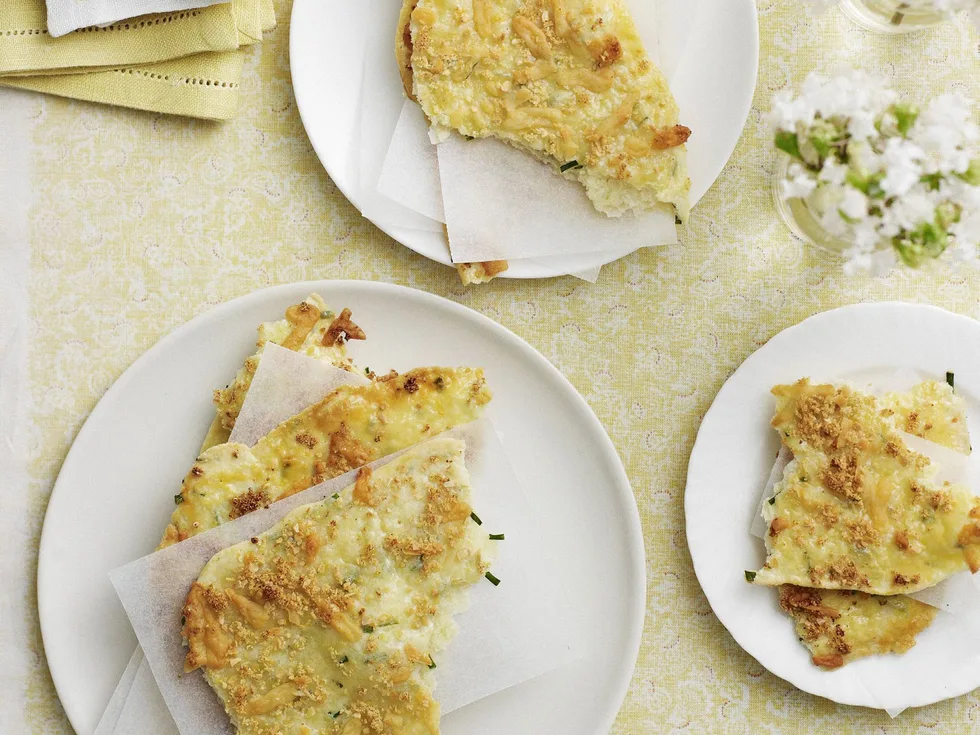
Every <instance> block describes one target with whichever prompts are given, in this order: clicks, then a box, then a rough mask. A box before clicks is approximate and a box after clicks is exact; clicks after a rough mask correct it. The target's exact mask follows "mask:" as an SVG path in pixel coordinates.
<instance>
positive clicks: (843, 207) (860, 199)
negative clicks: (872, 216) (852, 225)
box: [837, 186, 868, 220]
mask: <svg viewBox="0 0 980 735" xmlns="http://www.w3.org/2000/svg"><path fill="white" fill-rule="evenodd" d="M837 208H838V209H839V210H840V213H841V214H842V215H844V217H846V218H847V219H849V220H862V219H864V218H865V217H867V216H868V197H866V196H865V195H864V193H863V192H861V191H858V190H857V189H855V188H854V187H853V186H846V187H844V196H843V197H842V198H841V200H840V204H838V205H837Z"/></svg>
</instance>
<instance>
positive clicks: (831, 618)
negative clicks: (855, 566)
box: [779, 584, 936, 669]
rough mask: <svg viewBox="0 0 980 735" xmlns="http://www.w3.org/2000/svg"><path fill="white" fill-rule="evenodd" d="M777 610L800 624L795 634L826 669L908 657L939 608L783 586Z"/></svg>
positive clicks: (899, 599) (903, 597)
mask: <svg viewBox="0 0 980 735" xmlns="http://www.w3.org/2000/svg"><path fill="white" fill-rule="evenodd" d="M779 605H780V607H782V608H783V610H785V611H786V613H788V614H789V615H790V616H791V617H792V618H793V619H794V621H796V633H797V635H798V636H799V637H800V641H801V642H802V643H803V645H805V646H806V647H807V648H808V649H809V650H810V653H811V654H812V656H813V658H812V660H813V663H815V664H816V665H817V666H821V667H823V668H826V669H836V668H838V667H840V666H843V665H844V664H846V663H850V662H851V661H854V660H855V659H858V658H862V657H864V656H871V655H874V654H880V653H905V652H906V651H908V650H909V649H910V648H912V646H914V645H915V637H916V636H917V635H918V634H919V633H921V632H922V631H923V630H925V629H926V628H927V627H929V624H930V623H931V622H932V620H933V618H935V617H936V608H934V607H931V606H930V605H927V604H925V603H924V602H919V601H918V600H916V599H913V598H911V597H908V596H907V595H891V596H887V597H886V596H884V595H869V594H867V593H865V592H854V591H852V590H818V589H814V588H812V587H797V586H796V585H792V584H784V585H782V586H780V588H779Z"/></svg>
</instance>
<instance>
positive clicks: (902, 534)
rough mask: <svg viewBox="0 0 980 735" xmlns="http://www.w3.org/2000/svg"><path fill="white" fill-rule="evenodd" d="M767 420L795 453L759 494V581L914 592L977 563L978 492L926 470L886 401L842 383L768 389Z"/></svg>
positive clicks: (979, 547) (925, 460)
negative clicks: (763, 555) (771, 404)
mask: <svg viewBox="0 0 980 735" xmlns="http://www.w3.org/2000/svg"><path fill="white" fill-rule="evenodd" d="M773 394H774V395H775V396H776V401H777V410H776V415H775V417H774V418H773V421H772V424H773V426H774V427H775V428H776V429H777V431H779V433H780V437H781V438H782V441H783V443H784V444H785V445H786V446H787V447H788V448H789V449H790V450H791V451H792V452H793V455H794V459H793V461H792V462H790V464H789V465H788V466H787V467H786V471H785V474H784V477H783V479H782V480H781V481H780V483H778V484H777V485H776V488H775V495H774V497H773V498H772V500H771V502H769V503H766V504H764V506H763V508H764V511H763V512H764V515H765V518H766V521H767V522H768V524H769V532H768V534H767V535H766V548H767V551H768V558H767V560H766V564H765V566H764V567H763V568H762V569H761V570H760V571H759V572H758V573H757V574H756V575H755V578H754V581H755V582H756V583H758V584H766V585H778V584H795V585H799V586H804V587H820V588H824V589H852V590H860V591H864V592H869V593H874V594H886V595H891V594H899V593H902V592H914V591H917V590H920V589H924V588H926V587H930V586H932V585H935V584H936V583H938V582H940V581H942V580H943V579H945V578H946V577H949V576H950V575H952V574H955V573H957V572H959V571H962V570H964V569H967V568H969V569H971V570H974V571H975V570H976V569H977V568H980V523H978V519H980V501H977V500H976V499H975V498H974V496H973V495H972V493H970V492H969V490H968V489H967V488H965V487H962V486H959V485H951V484H948V483H943V484H942V485H937V484H936V483H934V482H933V481H932V479H931V477H932V475H933V472H934V468H932V467H931V466H930V461H929V459H928V458H927V457H924V456H923V455H921V454H918V453H916V452H913V451H912V450H910V449H909V448H908V447H907V446H906V445H905V443H904V442H903V441H902V439H901V435H900V433H899V432H898V431H896V430H895V428H894V426H893V424H892V417H891V415H890V414H889V411H890V409H887V408H883V407H882V405H881V404H880V403H879V402H878V401H877V400H876V399H875V398H874V397H873V396H869V395H865V394H863V393H860V392H858V391H855V390H852V389H851V388H848V387H837V386H833V385H811V384H810V383H809V381H807V380H805V379H804V380H801V381H799V382H798V383H796V384H794V385H784V386H777V387H775V388H774V389H773Z"/></svg>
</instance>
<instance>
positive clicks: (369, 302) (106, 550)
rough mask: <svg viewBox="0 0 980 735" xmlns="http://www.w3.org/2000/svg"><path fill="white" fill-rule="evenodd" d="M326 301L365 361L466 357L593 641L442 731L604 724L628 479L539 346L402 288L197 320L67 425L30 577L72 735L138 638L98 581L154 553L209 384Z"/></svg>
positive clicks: (87, 729) (617, 670)
mask: <svg viewBox="0 0 980 735" xmlns="http://www.w3.org/2000/svg"><path fill="white" fill-rule="evenodd" d="M313 291H316V292H318V293H320V294H321V295H322V296H323V297H324V299H326V301H327V303H328V304H330V305H332V306H333V307H334V308H336V309H340V308H341V307H343V306H347V307H350V308H351V309H352V310H353V312H354V318H355V319H356V320H357V323H358V324H360V325H361V326H363V327H364V329H365V330H366V331H367V334H368V337H369V338H368V340H367V341H366V342H356V343H352V344H351V354H352V355H353V356H354V358H355V359H356V360H357V362H358V363H359V364H360V365H367V366H370V367H372V368H374V369H375V370H379V371H386V370H387V369H388V368H390V367H392V368H396V369H399V370H405V369H408V368H411V367H416V366H420V365H474V366H482V367H483V368H484V369H485V370H486V374H487V378H488V382H489V385H490V387H491V389H492V390H493V393H494V399H493V401H492V402H491V404H490V408H489V410H488V415H489V416H490V417H491V418H492V420H493V422H494V425H495V427H496V428H497V430H498V431H499V432H500V433H501V434H502V435H503V441H504V445H505V447H506V449H507V452H508V456H509V457H510V460H511V462H512V463H513V466H514V470H515V471H516V473H517V474H518V476H519V477H521V478H522V479H523V481H524V487H525V489H526V491H527V494H528V496H529V498H531V501H532V502H534V503H537V504H538V506H539V507H540V506H542V505H543V506H545V508H544V510H543V511H542V512H540V513H539V517H540V518H542V519H544V527H542V529H541V531H542V536H541V539H542V540H541V543H542V546H543V547H544V546H546V545H547V544H548V543H549V540H550V543H551V544H553V548H554V550H555V551H556V552H557V556H558V558H561V559H563V562H562V570H563V572H562V573H563V576H564V578H563V583H564V585H565V589H566V591H567V593H568V598H569V599H570V600H575V601H576V605H578V606H581V611H582V614H583V615H584V620H585V623H586V625H587V627H584V628H583V630H589V631H592V632H593V633H592V634H591V636H590V638H589V640H587V641H585V642H583V647H584V649H585V651H586V653H585V658H584V659H583V660H581V661H578V662H576V663H573V664H571V665H569V666H568V667H565V668H562V669H559V670H557V671H555V672H552V673H551V674H547V675H545V676H543V677H540V678H539V679H536V680H533V681H531V682H527V683H526V684H523V685H520V686H518V687H514V688H512V689H509V690H506V691H504V692H500V693H498V694H495V695H494V696H492V697H488V698H487V699H484V700H481V701H480V702H476V703H474V704H472V705H469V706H467V707H464V708H463V709H461V710H457V711H456V712H453V713H452V714H450V715H448V716H447V717H446V718H445V719H444V732H445V733H447V735H452V734H453V733H456V734H460V733H466V734H467V735H477V734H479V733H487V734H488V735H489V734H490V733H493V734H494V735H499V733H504V732H506V733H512V734H516V733H528V735H531V734H534V735H540V733H545V732H561V733H567V734H568V735H573V734H577V733H581V734H582V735H586V734H588V735H593V734H594V733H599V732H605V731H606V730H607V729H608V727H609V726H610V724H611V723H612V721H613V719H614V717H615V715H616V712H617V711H618V709H619V706H620V704H621V702H622V699H623V697H624V695H625V693H626V688H627V686H628V684H629V680H630V677H631V674H632V671H633V666H634V664H635V662H636V655H637V652H638V650H639V643H640V633H641V629H642V625H643V609H644V604H645V574H644V557H643V539H642V535H641V532H640V524H639V516H638V514H637V509H636V503H635V501H634V499H633V493H632V491H631V489H630V485H629V481H628V480H627V478H626V474H625V472H624V471H623V468H622V464H621V463H620V461H619V457H618V456H617V454H616V451H615V449H614V447H613V445H612V442H611V441H610V440H609V438H608V437H607V436H606V433H605V431H604V430H603V428H602V425H601V424H600V423H599V421H598V420H597V419H596V417H595V414H593V413H592V411H591V409H590V408H589V406H588V404H587V403H586V402H585V401H584V400H583V399H582V397H581V396H579V394H578V393H577V392H576V391H575V389H574V388H573V387H572V386H571V384H570V383H569V382H568V381H567V380H566V379H565V378H564V377H562V375H561V374H560V373H559V372H558V371H557V370H556V369H555V368H554V367H553V366H552V365H551V364H550V363H549V362H548V361H547V360H546V359H545V358H543V357H542V356H541V355H540V354H539V353H537V352H536V351H535V350H534V349H533V348H531V347H530V346H529V345H528V344H527V343H526V342H524V341H522V340H521V339H519V338H518V337H516V336H515V335H514V334H513V333H511V332H509V331H508V330H506V329H504V328H503V327H501V326H500V325H498V324H496V323H495V322H493V321H491V320H490V319H487V318H486V317H484V316H481V315H480V314H478V313H477V312H475V311H472V310H470V309H467V308H465V307H463V306H460V305H458V304H455V303H453V302H451V301H447V300H445V299H442V298H439V297H436V296H432V295H430V294H426V293H423V292H421V291H415V290H412V289H408V288H403V287H399V286H392V285H387V284H380V283H369V282H363V281H322V282H311V283H298V284H292V285H286V286H279V287H276V288H270V289H266V290H263V291H258V292H256V293H253V294H250V295H248V296H244V297H242V298H239V299H236V300H234V301H231V302H228V303H226V304H223V305H221V306H219V307H217V308H215V309H213V310H211V311H209V312H207V313H206V314H203V315H201V316H199V317H197V318H196V319H194V320H192V321H191V322H189V323H188V324H186V325H184V326H183V327H181V328H180V329H178V330H176V331H175V332H173V333H172V334H170V335H169V336H167V337H165V338H164V339H162V340H161V341H160V342H159V343H158V344H157V345H156V346H154V347H153V348H152V349H151V350H149V351H148V352H147V353H146V354H145V355H143V356H142V357H141V358H140V359H139V360H137V361H136V362H135V363H134V364H133V365H132V367H130V368H129V369H128V370H127V371H126V372H125V373H124V374H123V375H122V377H120V378H119V380H117V381H116V383H115V385H113V386H112V388H110V390H109V391H108V392H107V393H106V394H105V396H104V397H103V398H102V400H101V401H100V402H99V404H98V405H97V406H96V408H95V410H94V411H93V412H92V414H91V416H90V417H89V419H88V420H87V421H86V422H85V425H84V426H83V427H82V430H81V431H80V432H79V434H78V437H77V438H76V440H75V443H74V445H73V446H72V448H71V451H70V452H69V454H68V457H67V458H66V460H65V463H64V465H63V467H62V470H61V474H60V476H59V477H58V482H57V484H56V485H55V488H54V492H53V494H52V496H51V502H50V505H49V506H48V511H47V516H46V517H45V522H44V530H43V534H42V537H41V550H40V561H39V567H38V604H39V608H40V617H41V629H42V632H43V634H44V647H45V652H46V653H47V657H48V664H49V666H50V668H51V674H52V676H53V677H54V682H55V686H56V687H57V689H58V695H59V696H60V697H61V701H62V703H63V704H64V707H65V710H66V712H67V713H68V717H69V719H70V720H71V722H72V725H73V726H74V728H75V730H76V732H78V734H79V735H91V733H92V732H93V731H94V730H95V726H96V724H97V723H98V720H99V718H100V717H101V715H102V711H103V709H104V708H105V705H106V703H107V702H108V700H109V697H110V695H111V694H112V691H113V689H114V688H115V686H116V683H117V682H118V680H119V676H120V675H121V673H122V671H123V669H124V668H125V666H126V662H127V661H128V659H129V657H130V654H132V652H133V648H134V647H135V645H136V639H135V637H134V635H133V633H132V631H131V629H130V626H129V623H128V621H127V619H126V615H125V613H124V612H123V609H122V606H121V605H120V604H119V602H118V600H117V598H116V596H115V593H114V592H113V590H112V587H111V585H110V583H109V579H108V576H107V574H108V572H109V571H110V570H111V569H114V568H116V567H118V566H121V565H122V564H125V563H126V562H129V561H131V560H133V559H137V558H139V557H141V556H143V555H145V554H148V553H149V552H151V551H152V550H153V549H154V547H155V546H156V543H157V541H158V540H159V537H160V533H161V531H162V530H163V528H164V526H165V525H166V523H167V520H168V519H169V517H170V513H171V512H172V510H173V496H174V494H175V493H176V492H177V491H178V490H179V487H180V482H181V479H182V478H183V476H184V474H185V473H186V471H187V467H188V466H189V464H190V462H191V461H192V460H193V458H194V457H195V456H196V454H197V451H198V448H199V446H200V441H201V438H202V437H203V436H204V433H205V432H206V430H207V427H208V425H209V424H210V422H211V418H212V416H213V414H214V408H213V406H212V405H211V401H210V396H211V391H212V390H213V389H214V388H215V387H220V386H222V385H224V384H225V383H227V382H228V380H229V379H230V378H231V377H232V376H233V375H234V374H235V371H236V370H237V369H238V367H239V366H240V365H241V363H242V361H243V360H244V358H245V357H246V355H247V354H248V353H249V352H250V351H251V349H254V347H253V346H254V343H255V328H256V327H257V325H258V324H259V323H260V322H262V321H268V320H271V319H278V318H281V317H282V314H283V311H284V310H285V308H286V307H287V306H288V305H289V304H293V303H296V302H298V301H301V300H302V299H303V298H305V297H306V296H307V295H308V294H309V293H311V292H313Z"/></svg>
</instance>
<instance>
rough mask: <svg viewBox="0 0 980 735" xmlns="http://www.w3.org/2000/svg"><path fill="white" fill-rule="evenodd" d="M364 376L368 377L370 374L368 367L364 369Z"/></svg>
mask: <svg viewBox="0 0 980 735" xmlns="http://www.w3.org/2000/svg"><path fill="white" fill-rule="evenodd" d="M364 374H365V375H370V374H371V368H369V367H366V368H364Z"/></svg>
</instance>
